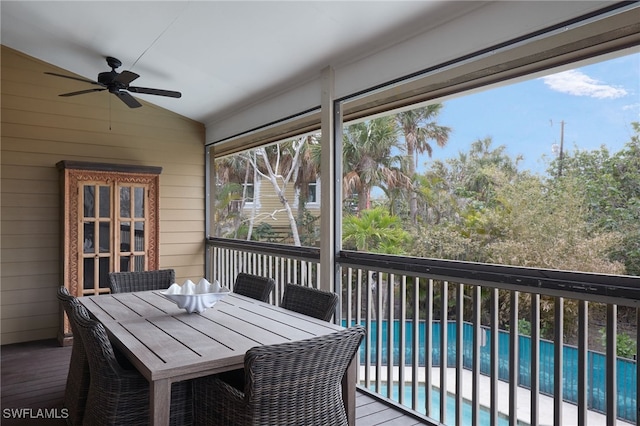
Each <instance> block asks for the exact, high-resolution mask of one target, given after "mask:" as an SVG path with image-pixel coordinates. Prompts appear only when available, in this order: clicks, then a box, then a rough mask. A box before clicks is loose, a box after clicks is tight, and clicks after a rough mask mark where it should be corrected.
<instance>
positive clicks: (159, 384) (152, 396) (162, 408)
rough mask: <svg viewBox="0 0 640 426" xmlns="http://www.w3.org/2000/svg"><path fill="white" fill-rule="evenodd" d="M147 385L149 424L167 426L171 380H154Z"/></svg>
mask: <svg viewBox="0 0 640 426" xmlns="http://www.w3.org/2000/svg"><path fill="white" fill-rule="evenodd" d="M149 387H150V388H149V406H150V415H151V419H150V420H151V424H152V425H153V426H167V425H168V424H169V409H170V406H171V382H169V380H168V379H162V380H155V381H153V382H151V383H150V384H149Z"/></svg>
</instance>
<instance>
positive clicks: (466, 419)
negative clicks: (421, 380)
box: [369, 384, 509, 426]
mask: <svg viewBox="0 0 640 426" xmlns="http://www.w3.org/2000/svg"><path fill="white" fill-rule="evenodd" d="M369 389H370V390H372V391H375V385H371V386H369ZM411 391H412V389H411V385H405V390H404V392H405V405H407V406H409V407H411V400H412V392H411ZM380 394H381V395H384V396H386V395H387V385H386V384H382V387H381V389H380ZM431 397H432V398H431V399H432V401H431V413H430V415H429V417H431V418H432V419H434V420H438V421H440V391H439V390H438V388H433V389H432V391H431ZM391 399H393V400H394V401H396V402H399V400H400V398H399V396H398V386H397V385H396V386H394V387H393V390H392V394H391ZM425 400H426V392H425V387H424V385H422V386H419V387H418V409H417V410H416V411H418V412H419V413H422V414H426V412H427V410H426V408H425V405H426V403H425ZM455 413H456V400H455V397H454V396H452V395H448V396H447V425H451V426H454V425H456V414H455ZM462 422H463V424H462V425H460V426H466V425H470V424H471V404H470V403H469V402H468V401H466V400H464V401H463V406H462ZM480 424H481V425H487V426H488V425H491V416H490V413H489V410H487V409H486V408H481V409H480ZM498 426H509V419H508V418H507V417H506V416H503V415H499V417H498Z"/></svg>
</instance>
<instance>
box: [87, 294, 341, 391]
mask: <svg viewBox="0 0 640 426" xmlns="http://www.w3.org/2000/svg"><path fill="white" fill-rule="evenodd" d="M79 300H80V302H81V303H82V304H83V305H84V306H85V307H86V308H87V310H88V311H89V312H90V313H91V314H92V315H93V316H94V317H95V318H96V319H98V320H99V321H100V322H102V323H103V324H104V326H105V328H106V329H107V331H108V333H109V335H110V337H111V339H112V340H113V341H114V344H115V345H116V346H118V348H119V349H120V350H122V351H124V352H125V354H126V355H127V357H128V358H129V359H130V360H131V362H132V363H133V364H134V365H135V366H136V368H138V370H139V371H140V372H141V373H142V374H143V375H144V376H145V377H146V378H147V380H149V381H154V380H158V379H166V378H170V379H171V380H172V381H177V380H183V379H186V378H191V377H197V376H203V375H208V374H213V373H217V372H220V371H225V370H232V369H235V368H241V367H242V366H243V363H244V355H245V353H246V352H247V350H249V349H250V348H252V347H254V346H260V345H269V344H277V343H285V342H291V341H296V340H304V339H309V338H312V337H316V336H321V335H326V334H330V333H332V332H335V331H338V330H341V329H342V327H340V326H338V325H335V324H332V323H329V322H325V321H322V320H318V319H315V318H311V317H308V316H306V315H302V314H298V313H296V312H292V311H288V310H286V309H284V308H280V307H277V306H273V305H270V304H268V303H263V302H260V301H257V300H254V299H250V298H248V297H245V296H241V295H238V294H235V293H231V294H229V295H228V296H226V297H225V298H224V299H222V300H221V301H219V302H218V303H216V304H215V305H214V306H213V307H211V308H209V309H207V310H206V311H205V312H203V313H202V314H197V313H193V314H189V313H187V312H186V311H185V310H184V309H181V308H178V307H177V306H176V305H175V304H174V303H173V302H172V301H170V300H168V299H166V298H165V297H164V296H163V295H162V294H161V293H160V292H159V291H155V290H154V291H145V292H135V293H118V294H108V295H98V296H89V297H81V298H79Z"/></svg>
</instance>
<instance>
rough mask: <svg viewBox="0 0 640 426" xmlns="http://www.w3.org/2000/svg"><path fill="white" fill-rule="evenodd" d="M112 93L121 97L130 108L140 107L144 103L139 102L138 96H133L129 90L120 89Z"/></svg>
mask: <svg viewBox="0 0 640 426" xmlns="http://www.w3.org/2000/svg"><path fill="white" fill-rule="evenodd" d="M111 93H113V94H114V95H116V96H117V97H118V98H120V100H121V101H122V102H124V103H125V104H127V106H128V107H129V108H138V107H141V106H142V104H141V103H140V102H138V101H137V100H136V98H134V97H133V96H131V95H130V94H129V93H127V92H124V91H122V90H118V91H115V92H111Z"/></svg>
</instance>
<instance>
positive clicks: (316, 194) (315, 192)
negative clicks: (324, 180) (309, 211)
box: [307, 181, 320, 204]
mask: <svg viewBox="0 0 640 426" xmlns="http://www.w3.org/2000/svg"><path fill="white" fill-rule="evenodd" d="M319 199H320V181H315V182H310V183H309V198H308V199H307V204H312V203H315V204H317V203H318V201H319Z"/></svg>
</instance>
